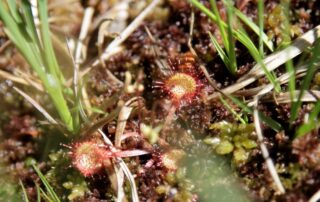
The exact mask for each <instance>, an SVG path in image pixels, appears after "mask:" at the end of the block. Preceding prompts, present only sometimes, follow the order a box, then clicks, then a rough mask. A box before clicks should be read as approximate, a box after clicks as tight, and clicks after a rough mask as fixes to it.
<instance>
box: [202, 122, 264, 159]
mask: <svg viewBox="0 0 320 202" xmlns="http://www.w3.org/2000/svg"><path fill="white" fill-rule="evenodd" d="M210 129H211V130H212V135H211V136H210V137H207V138H205V139H204V143H205V144H207V145H210V146H212V148H213V150H214V151H215V152H216V153H217V154H219V155H227V154H232V158H233V160H234V162H235V163H236V165H238V164H240V163H244V162H246V161H248V159H249V158H250V151H251V150H252V149H254V148H256V147H257V146H258V145H257V141H256V136H255V135H254V133H253V132H254V130H255V128H254V124H242V123H241V124H238V123H229V122H226V121H222V122H218V123H214V124H212V125H211V126H210Z"/></svg>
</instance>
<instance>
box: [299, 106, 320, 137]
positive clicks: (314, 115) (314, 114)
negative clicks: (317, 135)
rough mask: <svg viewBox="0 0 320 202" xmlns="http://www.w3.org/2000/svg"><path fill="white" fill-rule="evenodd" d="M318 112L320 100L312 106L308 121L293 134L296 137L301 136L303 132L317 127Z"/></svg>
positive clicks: (305, 132) (319, 111) (319, 110)
mask: <svg viewBox="0 0 320 202" xmlns="http://www.w3.org/2000/svg"><path fill="white" fill-rule="evenodd" d="M319 113H320V101H318V102H317V103H316V105H315V106H314V108H313V109H312V111H311V113H310V116H309V121H308V122H307V123H305V124H303V125H302V126H300V127H299V128H298V130H297V132H296V134H295V137H296V138H298V137H302V136H304V135H305V134H307V133H309V132H311V131H313V130H314V129H316V128H317V127H319V119H318V116H319Z"/></svg>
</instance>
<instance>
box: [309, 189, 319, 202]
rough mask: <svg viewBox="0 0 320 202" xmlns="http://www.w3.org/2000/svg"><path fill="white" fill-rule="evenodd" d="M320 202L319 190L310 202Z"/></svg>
mask: <svg viewBox="0 0 320 202" xmlns="http://www.w3.org/2000/svg"><path fill="white" fill-rule="evenodd" d="M319 201H320V190H318V191H317V192H316V193H315V194H313V196H312V197H311V198H310V199H309V201H308V202H319Z"/></svg>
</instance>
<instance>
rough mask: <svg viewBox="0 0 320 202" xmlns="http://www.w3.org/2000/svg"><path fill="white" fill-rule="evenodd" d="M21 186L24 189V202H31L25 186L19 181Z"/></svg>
mask: <svg viewBox="0 0 320 202" xmlns="http://www.w3.org/2000/svg"><path fill="white" fill-rule="evenodd" d="M19 184H20V186H21V189H22V194H23V199H24V201H25V202H29V198H28V194H27V192H26V189H25V187H24V185H23V183H22V181H21V180H19Z"/></svg>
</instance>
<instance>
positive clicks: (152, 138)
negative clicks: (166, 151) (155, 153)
mask: <svg viewBox="0 0 320 202" xmlns="http://www.w3.org/2000/svg"><path fill="white" fill-rule="evenodd" d="M140 129H141V132H142V134H143V135H144V136H145V137H146V138H147V139H148V140H149V142H150V143H151V144H154V143H156V142H157V141H158V138H159V133H160V131H161V129H162V125H158V126H156V127H155V128H152V127H151V126H148V125H146V124H143V123H142V124H141V125H140Z"/></svg>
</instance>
